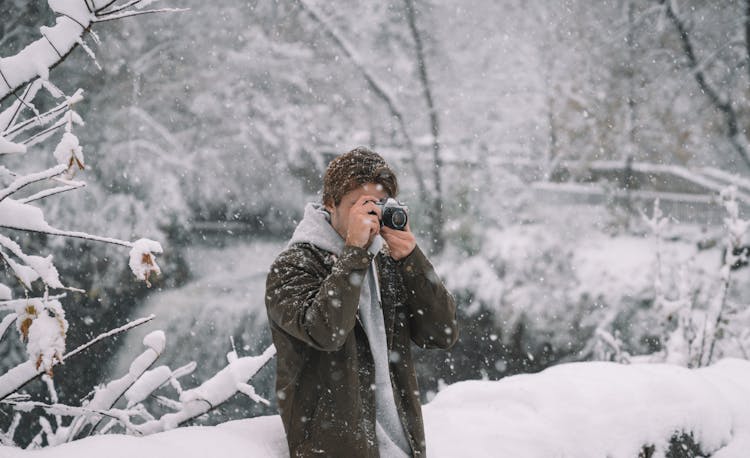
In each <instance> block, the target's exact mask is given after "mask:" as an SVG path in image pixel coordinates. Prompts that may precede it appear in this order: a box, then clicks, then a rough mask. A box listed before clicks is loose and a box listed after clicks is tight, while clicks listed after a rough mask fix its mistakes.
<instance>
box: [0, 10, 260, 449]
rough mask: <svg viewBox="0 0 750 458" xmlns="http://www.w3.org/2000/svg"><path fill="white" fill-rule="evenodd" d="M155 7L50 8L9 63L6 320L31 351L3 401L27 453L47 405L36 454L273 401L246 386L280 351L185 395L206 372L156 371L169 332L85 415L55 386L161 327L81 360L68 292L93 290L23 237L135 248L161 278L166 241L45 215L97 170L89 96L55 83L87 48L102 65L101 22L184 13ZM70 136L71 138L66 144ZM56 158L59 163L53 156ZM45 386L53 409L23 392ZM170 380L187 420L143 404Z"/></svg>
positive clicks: (0, 95) (2, 235)
mask: <svg viewBox="0 0 750 458" xmlns="http://www.w3.org/2000/svg"><path fill="white" fill-rule="evenodd" d="M149 3H151V1H148V0H143V1H141V0H133V1H122V2H116V1H104V0H80V1H61V0H50V1H49V6H50V8H51V9H52V11H54V13H55V14H56V15H57V17H56V19H55V25H54V26H52V27H45V26H43V27H41V28H40V34H41V35H42V37H41V38H39V39H38V40H36V41H34V42H32V43H31V44H29V45H28V46H26V47H25V48H23V49H22V50H21V51H19V52H18V53H17V54H14V55H11V56H7V57H4V58H1V59H0V78H1V83H2V84H0V104H1V105H0V108H1V111H0V158H8V157H13V156H15V157H16V159H15V160H14V161H6V164H9V163H11V162H12V165H11V166H10V167H6V166H5V165H0V230H2V232H0V261H2V265H3V266H4V272H5V277H4V278H3V279H2V283H0V312H6V313H5V314H4V316H3V317H2V320H1V321H0V339H2V338H3V337H7V338H12V336H11V334H12V333H9V332H7V331H8V330H9V328H10V327H11V326H13V325H14V324H15V329H16V331H17V337H18V338H19V339H20V340H21V341H22V342H23V343H24V344H25V348H26V351H27V355H26V358H25V361H24V362H21V363H20V364H17V365H16V366H14V367H12V368H10V369H9V370H7V372H5V373H2V374H0V402H2V403H3V404H5V405H12V406H13V409H14V410H16V415H14V417H13V421H12V423H11V424H10V425H9V426H8V428H7V430H1V431H0V439H2V442H3V443H4V444H8V445H15V444H16V442H15V440H14V435H15V433H16V432H17V427H18V424H19V418H20V412H21V411H29V410H31V409H32V408H34V407H37V406H39V407H43V408H44V409H46V411H47V413H49V414H52V415H54V418H55V420H56V422H55V423H56V426H55V427H53V426H52V424H51V423H50V421H49V420H48V419H47V418H46V417H43V416H42V417H39V418H38V423H39V425H40V426H41V430H40V432H39V434H37V436H36V437H35V438H34V440H32V442H31V444H30V445H31V446H32V447H37V446H41V445H44V444H45V443H46V444H47V445H52V444H56V443H60V442H64V441H69V440H72V439H75V438H78V437H81V436H83V435H88V434H91V433H93V432H95V431H97V426H98V425H99V423H100V422H101V419H102V418H103V417H109V418H112V419H116V420H117V422H118V423H119V424H122V425H124V426H125V427H126V428H127V429H128V430H130V431H137V432H138V433H139V434H144V433H149V432H153V431H158V430H163V429H168V428H171V427H175V426H177V425H178V424H180V423H181V422H183V421H185V420H187V419H190V418H192V417H194V416H196V415H200V414H202V413H203V412H205V411H207V410H209V409H210V408H213V407H215V406H216V405H219V404H220V403H221V402H223V401H224V400H225V399H226V398H228V397H229V396H231V395H233V394H234V393H236V392H238V391H239V392H242V393H245V394H247V395H248V396H250V397H251V398H253V399H254V400H258V401H262V399H261V398H260V397H258V396H257V395H256V394H255V393H254V390H253V388H252V387H251V386H249V385H247V383H246V381H247V380H248V378H250V377H251V376H252V375H253V374H254V373H255V372H256V371H257V370H258V368H260V367H261V366H262V365H263V364H264V363H265V361H267V360H268V359H269V358H270V357H271V356H272V355H273V353H274V349H273V348H272V347H271V348H269V349H268V350H267V351H266V352H265V353H264V355H263V356H262V357H258V358H238V357H237V354H236V352H234V351H233V352H232V353H230V354H229V355H228V359H229V365H228V366H227V367H226V369H225V370H223V371H221V372H220V373H218V374H217V375H216V376H214V377H213V378H211V379H210V380H208V381H206V382H205V383H204V384H203V385H201V387H199V388H196V389H194V390H187V391H182V389H181V388H180V386H179V384H178V383H177V382H176V379H177V378H178V377H179V376H181V375H184V374H186V373H190V372H191V371H192V369H193V368H194V367H195V363H191V364H189V365H188V366H185V367H182V368H180V369H177V370H175V371H172V370H170V369H169V368H166V367H165V366H163V367H160V368H157V369H154V370H153V371H148V370H147V369H148V368H149V367H150V366H151V365H152V364H153V362H154V361H155V359H156V358H157V357H158V355H159V354H161V353H162V351H163V350H164V345H165V337H164V335H163V333H162V332H161V331H155V332H153V333H151V334H149V335H148V336H147V337H146V339H144V344H145V345H146V346H147V347H149V348H148V350H147V351H146V352H144V353H143V354H142V355H141V356H139V357H138V358H137V359H136V360H135V361H134V362H133V363H132V364H131V366H130V370H129V371H128V373H127V374H126V375H125V376H124V377H122V378H120V379H118V380H115V381H112V382H110V383H109V384H107V385H106V386H105V387H101V388H97V389H95V390H94V392H93V393H94V396H93V398H92V399H91V400H90V401H86V402H84V404H83V406H81V407H75V406H67V405H64V404H60V403H58V397H57V391H56V389H55V383H54V381H53V380H54V379H53V375H54V370H53V369H54V367H55V366H56V365H58V364H62V363H64V362H65V360H66V359H68V358H70V357H73V356H75V355H76V354H78V353H80V352H82V351H83V350H85V349H87V348H89V347H90V346H91V345H93V344H94V343H97V342H98V341H100V340H103V339H105V338H107V337H111V336H113V335H115V334H117V333H119V332H122V331H124V330H127V329H129V328H131V327H133V326H137V325H139V324H142V323H145V322H147V321H149V320H150V319H151V318H153V317H148V318H145V319H140V320H136V321H134V322H131V323H128V324H127V325H125V326H122V327H119V328H116V329H114V330H112V331H109V332H107V333H104V334H101V335H99V336H98V337H96V338H94V339H92V340H90V341H89V342H88V343H86V344H84V345H82V346H80V347H78V348H76V349H75V350H72V351H69V350H68V349H67V346H66V340H67V335H68V332H69V329H70V325H69V322H68V320H67V319H66V314H65V309H64V307H63V300H64V298H65V297H66V293H65V291H73V292H85V291H83V290H80V289H78V288H74V287H70V286H66V285H65V284H64V283H63V280H62V279H61V278H60V275H59V273H58V270H57V268H56V267H55V265H54V263H53V256H52V255H47V256H46V257H43V256H39V255H34V254H30V253H28V252H26V251H25V250H24V248H23V247H22V245H21V244H19V243H18V241H17V240H14V237H15V236H18V235H19V234H25V233H38V234H44V235H46V236H51V237H62V238H76V239H83V240H86V241H89V242H100V243H105V244H111V245H116V246H120V247H125V248H128V249H129V262H128V265H129V267H130V270H131V271H132V273H133V275H135V277H136V278H137V279H139V280H143V281H144V282H145V283H146V284H147V285H150V280H152V279H153V277H154V276H155V275H159V274H160V273H161V269H160V267H159V265H158V263H157V260H156V255H158V254H161V253H162V247H161V244H160V243H159V242H156V241H154V240H149V239H144V238H141V239H138V240H136V241H134V242H131V241H128V240H122V239H118V238H113V237H106V236H99V235H93V234H91V233H88V232H85V231H76V230H66V229H61V228H59V227H56V226H54V225H52V224H50V223H49V222H48V221H47V219H46V216H45V212H44V211H43V210H42V207H41V206H39V205H38V204H39V203H40V202H41V201H43V200H45V199H50V198H51V197H52V196H59V195H63V194H64V193H67V192H69V191H73V190H77V189H80V188H83V187H84V186H85V185H86V183H85V182H83V181H80V180H76V179H74V178H75V177H76V175H77V174H80V173H81V172H82V171H84V170H86V169H87V166H88V163H87V161H86V159H85V156H84V146H83V145H81V143H80V141H79V140H78V137H77V135H76V131H77V130H78V129H81V128H82V126H83V125H84V122H83V118H82V117H81V116H80V115H79V113H78V112H77V111H76V110H77V108H78V105H79V104H80V102H81V101H82V100H83V90H82V89H77V90H75V91H73V92H72V93H71V94H66V93H65V92H64V91H63V90H61V89H60V88H59V87H58V85H57V84H55V83H53V82H52V79H51V78H50V70H51V69H52V68H53V67H55V66H56V65H57V64H59V63H60V62H62V61H63V60H65V58H66V57H67V56H68V54H69V53H70V52H71V51H72V50H73V49H74V48H75V47H76V46H80V47H81V48H83V49H84V50H85V51H86V52H87V53H88V54H89V55H90V56H91V58H93V59H95V56H94V54H93V52H92V50H91V49H90V48H89V46H88V45H87V43H86V42H85V41H84V38H86V37H91V38H93V40H94V41H97V42H98V37H97V35H96V34H95V32H94V31H93V30H91V27H92V26H93V25H94V24H96V23H98V22H105V21H110V20H114V19H120V18H124V17H129V16H135V15H141V14H148V13H154V12H164V11H176V10H174V9H144V7H145V6H147V5H148V4H149ZM58 84H59V83H58ZM59 132H62V134H61V135H60V136H59V137H57V135H56V134H58V133H59ZM48 139H49V140H55V139H56V143H55V146H54V147H53V148H46V146H47V143H45V141H46V140H48ZM45 150H47V151H48V152H51V153H52V154H47V155H45V154H43V153H44V151H45ZM49 150H51V151H49ZM64 195H65V196H67V195H68V194H64ZM6 234H7V235H6ZM92 274H96V272H92ZM19 292H21V293H22V294H18V293H19ZM38 376H42V379H43V380H44V381H45V382H46V386H47V389H48V392H49V396H50V398H51V400H52V404H44V403H40V402H36V401H29V400H28V399H27V398H28V395H25V394H21V393H20V390H21V389H22V388H23V387H24V386H25V385H26V384H28V383H29V382H31V381H32V380H33V379H35V378H37V377H38ZM167 382H172V386H174V387H175V388H176V389H177V391H178V394H179V395H180V400H179V401H174V400H171V401H170V400H168V399H165V400H164V402H165V403H166V404H167V405H168V406H169V407H170V408H171V409H173V410H175V412H173V413H171V414H169V415H164V416H162V417H161V418H159V419H158V420H156V419H154V418H153V416H151V415H150V414H148V412H147V411H145V409H144V408H143V406H142V404H141V401H142V400H143V399H144V398H145V397H146V396H148V395H150V394H151V393H152V392H153V391H154V390H155V389H157V388H158V387H159V386H161V385H163V384H165V383H167ZM122 396H125V398H126V399H127V400H128V405H127V407H126V409H127V410H123V411H118V410H110V409H112V407H113V406H114V404H115V402H116V401H117V400H118V399H120V398H121V397H122ZM63 416H72V417H73V418H74V420H73V421H72V422H71V423H69V424H67V425H63V422H62V420H61V418H62V417H63ZM131 416H141V417H145V418H146V419H147V420H149V421H148V422H147V423H144V424H138V425H134V424H131V423H130V421H129V420H130V417H131ZM111 427H112V425H109V426H108V427H105V428H106V429H105V428H102V429H103V430H105V431H106V430H108V429H111ZM3 429H4V428H3Z"/></svg>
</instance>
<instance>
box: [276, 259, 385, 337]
mask: <svg viewBox="0 0 750 458" xmlns="http://www.w3.org/2000/svg"><path fill="white" fill-rule="evenodd" d="M372 257H373V255H372V254H371V253H369V252H368V251H367V250H365V249H364V248H360V247H355V246H348V245H347V246H345V247H344V250H343V252H342V253H341V256H339V258H338V259H337V260H336V262H335V264H334V265H333V269H332V270H331V273H330V274H329V275H328V276H326V277H322V276H321V274H320V272H321V270H320V268H316V267H318V266H315V265H314V263H315V262H319V261H317V255H316V254H314V253H312V252H310V251H308V249H306V248H303V247H301V246H295V247H292V248H290V249H289V250H286V251H284V252H283V253H281V254H280V255H279V257H278V258H277V259H276V260H275V261H274V263H273V264H272V265H271V268H270V271H269V273H268V278H267V279H266V309H267V310H268V317H269V319H270V320H272V321H273V322H274V323H275V324H276V325H278V326H279V327H280V328H281V329H283V330H284V331H285V332H286V333H287V334H289V335H291V336H292V337H294V338H296V339H299V340H301V341H302V342H304V343H306V344H308V345H310V346H311V347H313V348H315V349H317V350H322V351H335V350H338V349H339V348H341V347H342V346H343V345H344V342H345V341H346V338H347V336H348V335H349V333H350V332H351V331H352V329H354V325H355V323H356V319H357V309H358V304H359V293H360V288H361V284H362V281H363V280H364V278H365V274H366V273H367V268H368V267H369V265H370V262H371V260H372Z"/></svg>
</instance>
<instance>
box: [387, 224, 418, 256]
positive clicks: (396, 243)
mask: <svg viewBox="0 0 750 458" xmlns="http://www.w3.org/2000/svg"><path fill="white" fill-rule="evenodd" d="M380 235H382V236H383V238H384V239H385V242H386V243H387V244H388V249H389V250H390V252H391V257H392V258H393V259H395V260H396V261H400V260H401V259H404V258H405V257H407V256H409V255H410V254H411V252H412V251H414V247H415V246H417V239H416V238H414V234H413V233H412V232H411V228H410V227H409V222H408V221H407V222H406V230H405V231H399V230H396V229H391V228H390V227H388V226H383V227H382V228H380Z"/></svg>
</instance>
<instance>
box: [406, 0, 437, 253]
mask: <svg viewBox="0 0 750 458" xmlns="http://www.w3.org/2000/svg"><path fill="white" fill-rule="evenodd" d="M404 4H405V6H406V16H407V18H408V21H409V29H410V30H411V35H412V38H413V39H414V46H415V48H416V52H417V66H418V70H419V80H420V82H421V83H422V93H423V94H424V98H425V102H426V103H427V111H428V114H429V116H430V131H431V133H432V159H433V181H434V185H435V189H434V192H435V195H434V196H432V211H431V215H430V216H431V219H432V231H431V232H432V242H433V249H434V251H435V253H439V252H441V251H442V250H443V248H444V247H445V239H444V237H443V226H444V223H445V221H444V217H443V189H442V179H441V175H440V173H441V170H442V168H443V161H442V158H441V156H440V140H439V138H440V122H439V120H438V113H437V109H436V108H435V102H434V100H433V98H432V90H431V88H430V80H429V78H428V77H427V63H426V61H425V56H424V49H423V46H422V37H421V35H420V34H419V29H418V28H417V18H416V11H415V10H414V0H404Z"/></svg>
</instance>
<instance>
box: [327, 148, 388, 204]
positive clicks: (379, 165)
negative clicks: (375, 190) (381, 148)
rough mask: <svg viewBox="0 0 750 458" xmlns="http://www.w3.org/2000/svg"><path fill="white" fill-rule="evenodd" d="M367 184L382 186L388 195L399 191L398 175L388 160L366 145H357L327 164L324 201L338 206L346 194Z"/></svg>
mask: <svg viewBox="0 0 750 458" xmlns="http://www.w3.org/2000/svg"><path fill="white" fill-rule="evenodd" d="M365 183H376V184H379V185H381V186H383V190H384V191H385V192H386V193H388V196H389V197H396V195H397V194H398V180H397V179H396V174H395V173H393V170H391V168H390V167H388V164H387V163H386V162H385V159H383V157H382V156H381V155H379V154H378V153H376V152H374V151H371V150H369V149H368V148H365V147H364V146H358V147H357V148H354V149H353V150H351V151H349V152H348V153H344V154H342V155H341V156H337V157H336V158H334V159H333V160H332V161H331V162H330V164H328V168H326V173H325V176H324V177H323V203H324V204H326V205H328V204H333V206H338V205H339V204H340V203H341V198H342V197H343V196H344V194H346V193H348V192H349V191H351V190H353V189H356V188H357V187H358V186H362V185H363V184H365Z"/></svg>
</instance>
